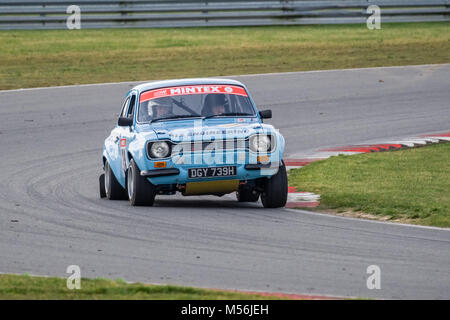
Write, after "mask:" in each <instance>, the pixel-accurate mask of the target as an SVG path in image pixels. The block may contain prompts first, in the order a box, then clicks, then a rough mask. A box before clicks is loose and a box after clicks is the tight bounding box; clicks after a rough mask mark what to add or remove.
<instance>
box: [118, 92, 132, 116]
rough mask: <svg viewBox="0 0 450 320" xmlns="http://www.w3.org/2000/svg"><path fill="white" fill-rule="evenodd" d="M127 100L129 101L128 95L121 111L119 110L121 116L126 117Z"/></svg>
mask: <svg viewBox="0 0 450 320" xmlns="http://www.w3.org/2000/svg"><path fill="white" fill-rule="evenodd" d="M128 102H130V97H128V98H127V99H126V100H125V102H124V103H123V106H122V111H121V112H120V117H121V118H126V117H127V115H128Z"/></svg>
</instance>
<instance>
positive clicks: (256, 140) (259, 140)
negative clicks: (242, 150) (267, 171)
mask: <svg viewBox="0 0 450 320" xmlns="http://www.w3.org/2000/svg"><path fill="white" fill-rule="evenodd" d="M270 147H271V144H270V137H269V136H266V135H255V136H253V137H251V138H250V149H251V150H252V151H254V152H267V151H269V150H270Z"/></svg>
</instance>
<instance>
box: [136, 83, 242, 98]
mask: <svg viewBox="0 0 450 320" xmlns="http://www.w3.org/2000/svg"><path fill="white" fill-rule="evenodd" d="M209 93H217V94H219V93H224V94H235V95H239V96H244V97H247V92H246V91H245V89H244V88H242V87H239V86H229V85H198V86H181V87H170V88H162V89H156V90H150V91H146V92H144V93H142V94H141V102H145V101H148V100H152V99H156V98H162V97H172V96H182V95H188V94H209Z"/></svg>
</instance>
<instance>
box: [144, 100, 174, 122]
mask: <svg viewBox="0 0 450 320" xmlns="http://www.w3.org/2000/svg"><path fill="white" fill-rule="evenodd" d="M148 112H149V114H151V115H153V118H160V117H161V116H162V115H166V114H172V113H173V105H172V101H171V100H170V98H168V97H164V98H158V99H154V100H151V101H149V104H148Z"/></svg>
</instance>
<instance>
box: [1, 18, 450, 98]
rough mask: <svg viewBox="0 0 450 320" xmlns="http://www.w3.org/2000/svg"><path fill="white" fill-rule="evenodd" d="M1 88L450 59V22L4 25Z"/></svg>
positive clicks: (445, 61)
mask: <svg viewBox="0 0 450 320" xmlns="http://www.w3.org/2000/svg"><path fill="white" fill-rule="evenodd" d="M0 47H1V49H2V50H0V89H14V88H26V87H41V86H53V85H69V84H82V83H95V82H114V81H137V80H149V79H169V78H181V77H204V76H220V75H233V74H251V73H266V72H286V71H305V70H319V69H340V68H356V67H377V66H393V65H410V64H434V63H448V62H450V24H448V23H445V22H442V23H402V24H388V23H386V24H383V25H382V29H381V30H368V29H367V28H366V26H365V24H362V25H318V26H282V27H276V26H274V27H239V28H237V27H235V28H184V29H182V28H178V29H133V30H131V29H118V30H113V29H108V30H48V31H40V30H28V31H22V30H21V31H0Z"/></svg>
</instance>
